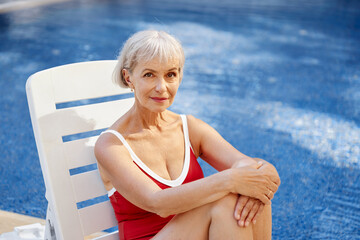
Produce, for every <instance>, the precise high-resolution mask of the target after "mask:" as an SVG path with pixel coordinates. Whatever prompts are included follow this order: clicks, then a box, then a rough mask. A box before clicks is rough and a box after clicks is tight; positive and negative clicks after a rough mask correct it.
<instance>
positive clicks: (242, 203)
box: [234, 195, 249, 221]
mask: <svg viewBox="0 0 360 240" xmlns="http://www.w3.org/2000/svg"><path fill="white" fill-rule="evenodd" d="M248 200H249V197H247V196H244V195H240V196H239V197H238V200H237V202H236V205H235V212H234V216H235V219H236V220H237V221H238V220H240V215H241V211H242V210H243V208H244V206H245V204H246V203H247V201H248Z"/></svg>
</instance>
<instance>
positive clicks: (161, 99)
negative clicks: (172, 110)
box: [151, 97, 167, 103]
mask: <svg viewBox="0 0 360 240" xmlns="http://www.w3.org/2000/svg"><path fill="white" fill-rule="evenodd" d="M151 99H152V100H154V101H155V102H159V103H162V102H165V101H166V100H167V98H160V97H151Z"/></svg>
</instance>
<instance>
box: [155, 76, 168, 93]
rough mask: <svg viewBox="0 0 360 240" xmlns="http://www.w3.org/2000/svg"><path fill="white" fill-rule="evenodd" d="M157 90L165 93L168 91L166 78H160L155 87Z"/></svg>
mask: <svg viewBox="0 0 360 240" xmlns="http://www.w3.org/2000/svg"><path fill="white" fill-rule="evenodd" d="M155 90H156V91H157V92H163V91H165V90H166V82H165V80H164V78H162V77H161V78H158V80H157V82H156V86H155Z"/></svg>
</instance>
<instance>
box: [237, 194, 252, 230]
mask: <svg viewBox="0 0 360 240" xmlns="http://www.w3.org/2000/svg"><path fill="white" fill-rule="evenodd" d="M254 203H255V199H253V198H249V200H248V201H247V202H246V204H245V206H244V208H243V209H242V211H241V215H240V219H239V221H238V224H239V226H240V227H247V226H248V225H249V223H246V222H245V220H246V218H247V216H248V215H249V213H250V212H251V211H253V206H254ZM246 224H247V225H246Z"/></svg>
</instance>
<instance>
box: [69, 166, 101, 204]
mask: <svg viewBox="0 0 360 240" xmlns="http://www.w3.org/2000/svg"><path fill="white" fill-rule="evenodd" d="M71 180H72V183H73V186H74V190H75V198H76V201H77V202H82V201H85V200H88V199H92V198H96V197H99V196H103V195H105V194H106V193H107V191H106V190H105V188H104V185H103V183H102V181H101V177H100V174H99V171H98V170H92V171H89V172H85V173H80V174H76V175H73V176H71Z"/></svg>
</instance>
